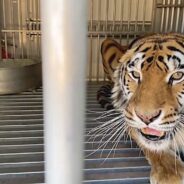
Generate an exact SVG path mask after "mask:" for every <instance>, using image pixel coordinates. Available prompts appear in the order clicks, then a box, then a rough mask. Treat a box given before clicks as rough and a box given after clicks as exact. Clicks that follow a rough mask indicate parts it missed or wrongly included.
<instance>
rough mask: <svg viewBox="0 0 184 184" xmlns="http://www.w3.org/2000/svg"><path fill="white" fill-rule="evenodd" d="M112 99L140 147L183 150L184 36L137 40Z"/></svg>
mask: <svg viewBox="0 0 184 184" xmlns="http://www.w3.org/2000/svg"><path fill="white" fill-rule="evenodd" d="M112 99H113V104H114V107H115V108H116V109H117V110H118V111H120V112H122V113H123V114H124V116H125V120H126V124H127V126H128V127H129V132H130V134H131V136H132V137H133V138H134V139H135V140H136V141H137V142H138V144H139V145H140V146H141V147H143V148H146V149H149V150H153V151H162V150H166V149H167V148H169V147H173V146H178V147H180V146H181V145H183V146H184V115H183V111H184V36H182V35H179V34H163V35H161V34H156V35H152V36H148V37H144V38H140V39H138V40H136V41H135V42H134V43H133V44H132V45H131V47H130V49H129V50H127V52H126V53H125V54H124V55H123V56H122V58H121V59H120V65H119V66H118V68H117V69H116V71H115V84H114V88H113V95H112Z"/></svg>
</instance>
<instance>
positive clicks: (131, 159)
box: [84, 83, 150, 184]
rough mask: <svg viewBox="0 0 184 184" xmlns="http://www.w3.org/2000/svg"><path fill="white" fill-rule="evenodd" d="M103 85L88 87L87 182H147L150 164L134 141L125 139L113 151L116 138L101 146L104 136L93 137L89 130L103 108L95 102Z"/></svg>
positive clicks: (99, 183)
mask: <svg viewBox="0 0 184 184" xmlns="http://www.w3.org/2000/svg"><path fill="white" fill-rule="evenodd" d="M101 85H102V84H95V83H90V85H88V88H87V111H86V114H87V116H86V134H85V155H87V156H86V157H85V175H84V180H85V182H84V183H86V184H148V183H149V173H150V166H149V165H148V163H147V161H146V159H145V157H144V155H143V153H141V151H140V149H139V148H138V147H137V145H136V144H135V142H131V141H130V139H128V140H124V139H122V140H121V141H120V142H119V144H118V146H117V148H116V149H115V150H114V151H111V149H112V147H113V145H114V143H113V142H111V141H110V142H109V143H108V144H107V145H106V146H102V147H100V145H103V143H104V142H101V136H97V138H96V139H93V138H91V135H88V134H87V132H89V131H90V130H91V129H92V128H94V127H97V126H98V125H99V122H97V121H96V120H95V119H96V118H97V117H99V116H100V114H99V112H102V111H104V109H102V108H101V107H100V105H99V104H98V103H97V102H96V91H97V90H98V89H99V87H100V86H101ZM92 112H94V113H92ZM109 136H111V135H109ZM108 138H109V137H108V136H107V139H108ZM99 147H100V149H99ZM88 155H89V156H88Z"/></svg>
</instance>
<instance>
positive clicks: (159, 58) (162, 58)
mask: <svg viewBox="0 0 184 184" xmlns="http://www.w3.org/2000/svg"><path fill="white" fill-rule="evenodd" d="M158 60H159V61H160V62H161V63H163V64H164V65H165V67H166V69H167V70H169V67H168V66H167V64H166V63H165V62H164V57H163V56H158Z"/></svg>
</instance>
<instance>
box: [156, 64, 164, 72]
mask: <svg viewBox="0 0 184 184" xmlns="http://www.w3.org/2000/svg"><path fill="white" fill-rule="evenodd" d="M156 65H157V67H158V68H159V69H160V70H161V71H164V70H163V69H162V68H161V67H160V66H159V64H158V63H157V62H156Z"/></svg>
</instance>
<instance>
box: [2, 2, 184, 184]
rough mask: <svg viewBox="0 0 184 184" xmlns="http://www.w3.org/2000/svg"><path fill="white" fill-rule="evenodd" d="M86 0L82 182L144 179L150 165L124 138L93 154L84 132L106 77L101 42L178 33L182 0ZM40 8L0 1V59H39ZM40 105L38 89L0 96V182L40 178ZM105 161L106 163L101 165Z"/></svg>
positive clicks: (183, 27) (183, 22)
mask: <svg viewBox="0 0 184 184" xmlns="http://www.w3.org/2000/svg"><path fill="white" fill-rule="evenodd" d="M48 1H51V0H48ZM66 1H67V0H66ZM86 1H87V2H88V7H87V8H88V11H87V12H88V15H87V16H88V24H87V25H85V26H86V27H87V29H88V33H87V41H88V42H87V46H88V47H87V49H88V53H87V54H88V57H87V61H86V66H87V67H86V80H87V81H90V85H89V86H88V87H87V93H86V94H87V95H86V96H87V109H88V110H90V111H86V131H85V154H86V155H89V157H87V158H85V159H84V160H85V169H84V183H86V184H107V183H110V184H119V183H126V184H128V183H131V184H132V183H134V184H140V183H149V178H148V176H149V171H150V170H149V169H150V168H149V166H148V164H147V162H146V160H145V158H144V156H143V155H142V154H140V150H139V149H138V148H137V147H136V145H135V144H134V143H133V148H131V146H132V143H131V142H130V141H129V140H128V141H127V142H128V144H124V143H123V148H120V147H118V150H117V157H115V158H113V155H114V154H112V155H109V151H111V148H112V146H111V145H107V147H106V148H105V149H104V150H103V153H99V152H97V153H95V154H92V152H93V151H94V149H95V148H96V147H97V145H98V144H99V140H97V141H96V142H95V141H94V140H88V138H89V135H88V134H87V133H86V132H87V131H89V130H90V129H91V128H93V127H95V126H97V124H96V123H95V122H94V121H92V120H94V119H95V117H96V116H98V115H99V114H98V113H96V114H93V113H91V112H94V111H95V112H96V111H99V112H100V111H102V109H101V108H100V107H99V105H98V104H97V103H96V91H97V89H98V87H99V84H100V83H99V84H98V83H96V81H97V82H100V81H106V80H107V79H106V76H105V74H104V72H103V66H102V62H101V55H100V47H101V43H102V41H103V40H104V39H105V38H107V37H111V38H114V39H116V40H117V41H118V42H120V43H121V44H122V45H127V44H129V43H130V42H131V41H132V40H133V39H134V38H136V37H138V36H139V35H144V34H148V33H155V32H156V33H159V32H161V33H164V32H180V33H183V32H184V0H86ZM42 2H43V1H42ZM40 8H41V1H40V0H0V9H1V11H0V12H1V13H0V30H1V31H0V38H1V42H0V58H2V59H5V60H6V59H12V62H13V60H14V59H20V60H21V59H42V57H43V56H42V50H41V38H42V33H43V32H42V31H41V30H42V23H43V22H42V20H41V11H40ZM73 30H75V27H73ZM56 39H57V38H56ZM79 43H80V40H78V42H76V47H78V44H79ZM70 54H72V51H71V53H70ZM73 62H75V61H73ZM75 65H76V63H74V67H75ZM92 81H95V83H92ZM66 91H67V90H66ZM65 94H67V92H66V93H65ZM74 95H75V94H74ZM42 106H43V103H42V88H40V89H38V90H36V91H28V92H24V93H21V94H16V95H12V96H0V183H1V182H2V183H7V184H11V183H13V184H16V183H26V182H27V183H43V182H44V164H45V163H44V154H43V152H44V149H43V143H44V142H43V109H42ZM110 144H112V143H110ZM98 151H99V150H98ZM120 155H121V156H120ZM1 156H2V157H1ZM107 156H109V157H110V158H106V157H107ZM104 160H106V163H105V164H104V165H102V164H101V163H103V162H104ZM120 166H121V167H120ZM132 173H134V174H132ZM12 181H13V182H12Z"/></svg>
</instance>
